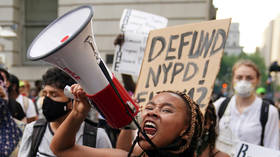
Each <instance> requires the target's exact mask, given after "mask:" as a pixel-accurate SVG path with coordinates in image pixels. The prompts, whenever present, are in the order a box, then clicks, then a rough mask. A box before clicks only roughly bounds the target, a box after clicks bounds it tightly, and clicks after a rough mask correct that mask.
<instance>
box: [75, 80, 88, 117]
mask: <svg viewBox="0 0 280 157" xmlns="http://www.w3.org/2000/svg"><path fill="white" fill-rule="evenodd" d="M71 92H72V94H73V95H74V104H73V110H74V111H76V112H77V113H78V114H82V115H83V116H86V115H87V114H88V112H89V111H90V108H91V106H90V104H89V101H88V97H87V96H86V92H85V91H84V90H83V88H82V87H81V86H80V85H79V84H74V85H72V86H71Z"/></svg>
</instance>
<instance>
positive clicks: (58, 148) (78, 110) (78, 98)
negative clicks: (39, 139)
mask: <svg viewBox="0 0 280 157" xmlns="http://www.w3.org/2000/svg"><path fill="white" fill-rule="evenodd" d="M71 90H72V93H73V94H74V96H75V101H74V106H73V109H72V111H71V113H70V114H69V115H68V116H67V118H66V119H65V120H64V122H63V123H62V124H61V125H60V127H59V128H58V130H57V131H56V133H55V135H54V137H53V140H52V142H51V145H50V148H51V150H52V151H53V152H54V154H56V155H57V156H60V157H76V156H83V157H92V156H95V157H99V156H100V157H106V156H108V157H109V156H110V157H124V156H127V152H125V151H123V150H119V149H95V148H91V147H87V146H80V145H77V144H75V136H76V133H77V131H78V130H79V128H80V125H81V123H82V122H83V121H84V119H85V118H86V116H87V113H88V112H89V110H90V104H89V103H88V100H87V97H86V95H85V92H84V91H83V89H82V88H81V87H80V86H79V85H72V87H71Z"/></svg>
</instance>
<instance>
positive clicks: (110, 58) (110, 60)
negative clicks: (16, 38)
mask: <svg viewBox="0 0 280 157" xmlns="http://www.w3.org/2000/svg"><path fill="white" fill-rule="evenodd" d="M113 60H114V55H113V54H106V64H113Z"/></svg>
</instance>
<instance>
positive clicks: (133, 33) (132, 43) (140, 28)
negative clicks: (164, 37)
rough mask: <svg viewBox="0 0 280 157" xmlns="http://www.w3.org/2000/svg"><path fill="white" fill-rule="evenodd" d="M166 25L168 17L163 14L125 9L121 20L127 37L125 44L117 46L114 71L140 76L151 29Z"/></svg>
mask: <svg viewBox="0 0 280 157" xmlns="http://www.w3.org/2000/svg"><path fill="white" fill-rule="evenodd" d="M166 25H167V19H166V18H164V17H162V16H158V15H154V14H150V13H146V12H142V11H138V10H133V9H125V10H124V12H123V15H122V18H121V20H120V29H121V31H122V32H123V33H124V36H125V39H124V43H123V45H122V46H121V47H117V48H116V52H115V56H114V62H113V71H114V72H118V73H124V74H131V75H135V76H138V74H139V72H140V68H141V64H142V59H143V56H144V50H145V47H146V41H147V37H148V34H149V32H150V30H154V29H159V28H163V27H165V26H166Z"/></svg>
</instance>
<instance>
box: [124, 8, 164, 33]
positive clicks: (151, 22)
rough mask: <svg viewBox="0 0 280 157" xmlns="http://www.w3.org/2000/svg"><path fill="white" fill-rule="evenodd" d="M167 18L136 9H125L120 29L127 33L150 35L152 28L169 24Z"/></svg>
mask: <svg viewBox="0 0 280 157" xmlns="http://www.w3.org/2000/svg"><path fill="white" fill-rule="evenodd" d="M167 22H168V20H167V18H165V17H162V16H158V15H155V14H151V13H146V12H143V11H138V10H134V9H125V10H124V11H123V14H122V17H121V20H120V29H121V31H122V32H125V33H128V32H129V33H135V34H138V35H141V34H143V35H148V34H149V32H150V31H151V30H154V29H159V28H163V27H165V26H166V25H167Z"/></svg>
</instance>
